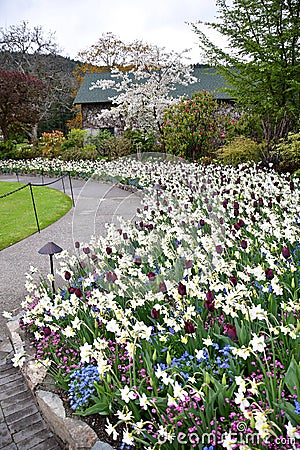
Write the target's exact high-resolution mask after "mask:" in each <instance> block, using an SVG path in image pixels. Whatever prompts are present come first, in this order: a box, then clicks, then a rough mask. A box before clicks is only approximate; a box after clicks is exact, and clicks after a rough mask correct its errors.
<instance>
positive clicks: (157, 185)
mask: <svg viewBox="0 0 300 450" xmlns="http://www.w3.org/2000/svg"><path fill="white" fill-rule="evenodd" d="M153 189H154V190H155V191H156V201H157V203H158V202H159V199H158V196H159V192H160V191H162V190H163V188H162V187H161V185H160V184H155V185H154V186H153Z"/></svg>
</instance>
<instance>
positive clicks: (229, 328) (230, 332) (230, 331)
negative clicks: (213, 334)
mask: <svg viewBox="0 0 300 450" xmlns="http://www.w3.org/2000/svg"><path fill="white" fill-rule="evenodd" d="M224 334H225V335H226V336H228V337H229V338H230V339H232V340H233V341H235V340H236V339H237V333H236V328H235V326H234V325H231V324H230V323H227V324H225V325H224Z"/></svg>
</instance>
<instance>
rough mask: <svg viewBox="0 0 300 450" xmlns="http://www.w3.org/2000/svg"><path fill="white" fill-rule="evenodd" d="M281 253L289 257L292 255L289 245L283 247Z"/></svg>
mask: <svg viewBox="0 0 300 450" xmlns="http://www.w3.org/2000/svg"><path fill="white" fill-rule="evenodd" d="M281 254H282V256H283V257H284V258H286V259H287V258H289V257H290V256H291V252H290V249H289V248H288V247H283V248H282V250H281Z"/></svg>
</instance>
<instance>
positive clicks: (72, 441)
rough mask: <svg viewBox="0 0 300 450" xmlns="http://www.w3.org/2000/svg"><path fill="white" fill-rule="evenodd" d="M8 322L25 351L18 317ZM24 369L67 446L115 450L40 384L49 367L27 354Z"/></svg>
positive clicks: (40, 405)
mask: <svg viewBox="0 0 300 450" xmlns="http://www.w3.org/2000/svg"><path fill="white" fill-rule="evenodd" d="M6 326H7V329H8V333H9V338H10V340H11V344H12V346H13V350H14V353H15V354H24V353H25V344H24V342H23V340H22V338H21V333H22V330H21V329H20V327H19V319H18V317H14V318H12V319H11V320H9V321H8V322H7V325H6ZM21 371H22V374H23V375H24V378H25V381H26V383H27V385H28V387H29V389H30V390H31V392H32V394H33V396H34V398H35V399H36V402H37V405H38V408H39V410H40V412H41V414H42V416H43V417H44V419H45V420H46V422H47V424H48V426H49V429H50V430H51V431H52V433H53V434H54V435H55V436H56V437H57V438H58V439H59V441H60V442H62V443H63V445H64V447H65V449H66V450H115V449H114V448H113V447H111V445H109V444H107V443H105V442H102V441H100V440H99V439H98V437H97V435H96V433H95V431H94V430H93V429H92V428H91V427H90V426H89V425H88V424H87V423H85V422H83V421H82V420H80V419H77V418H76V419H74V418H71V417H67V415H66V411H65V408H64V406H63V402H62V400H61V398H60V397H59V396H58V395H57V394H55V393H53V392H50V391H46V390H44V389H41V388H40V386H39V385H40V384H41V383H42V382H43V380H44V378H45V377H46V373H47V369H46V368H42V367H41V366H40V365H39V366H38V367H37V366H36V361H35V360H34V359H33V358H31V357H26V356H25V359H24V362H23V365H22V367H21Z"/></svg>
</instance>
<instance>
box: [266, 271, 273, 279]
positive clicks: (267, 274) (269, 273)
mask: <svg viewBox="0 0 300 450" xmlns="http://www.w3.org/2000/svg"><path fill="white" fill-rule="evenodd" d="M265 275H266V279H267V280H272V279H273V278H274V272H273V270H272V269H266V270H265Z"/></svg>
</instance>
